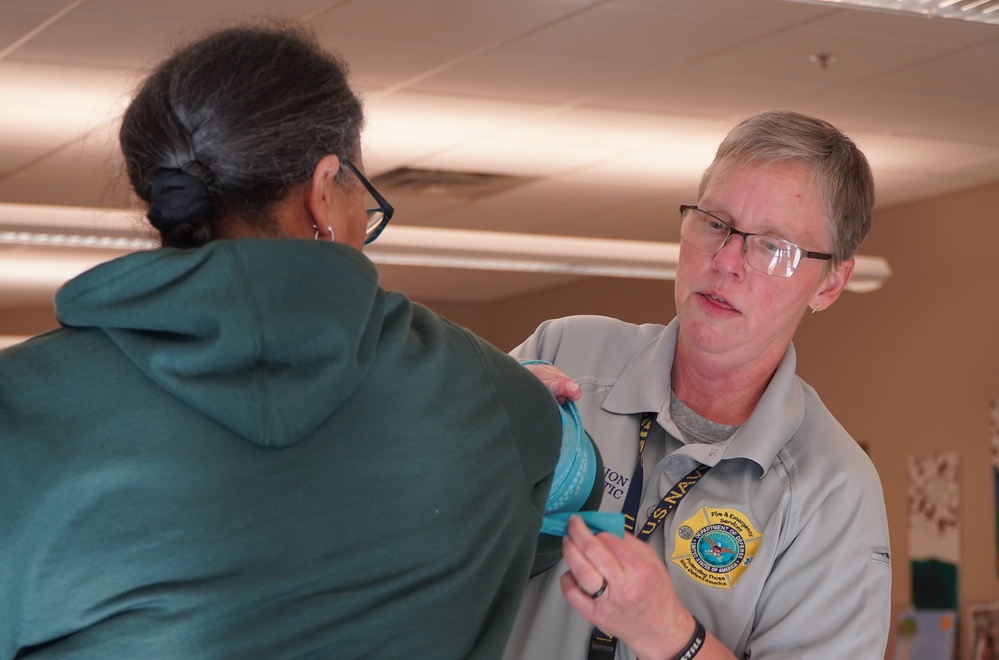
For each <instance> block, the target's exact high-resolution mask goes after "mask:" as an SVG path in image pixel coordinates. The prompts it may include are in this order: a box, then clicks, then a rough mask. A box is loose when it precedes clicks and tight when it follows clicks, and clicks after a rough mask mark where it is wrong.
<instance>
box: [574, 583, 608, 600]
mask: <svg viewBox="0 0 999 660" xmlns="http://www.w3.org/2000/svg"><path fill="white" fill-rule="evenodd" d="M579 590H580V591H582V592H583V593H584V594H586V595H587V596H589V597H590V598H592V599H593V600H596V599H597V598H600V597H601V596H603V595H604V592H605V591H607V578H604V581H603V582H602V583H601V584H600V588H599V589H597V590H596V591H594V592H593V593H592V594H591V593H590V592H589V591H587V590H586V589H583V588H582V587H580V588H579Z"/></svg>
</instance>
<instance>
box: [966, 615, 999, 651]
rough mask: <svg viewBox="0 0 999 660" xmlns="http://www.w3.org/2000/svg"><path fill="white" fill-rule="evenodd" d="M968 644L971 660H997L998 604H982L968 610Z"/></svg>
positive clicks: (998, 638) (998, 636) (998, 644)
mask: <svg viewBox="0 0 999 660" xmlns="http://www.w3.org/2000/svg"><path fill="white" fill-rule="evenodd" d="M967 627H968V634H969V636H970V639H969V642H968V649H969V655H968V657H969V658H971V660H995V659H996V658H999V603H983V604H979V605H972V606H971V607H970V608H968V622H967Z"/></svg>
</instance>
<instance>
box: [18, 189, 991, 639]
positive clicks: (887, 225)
mask: <svg viewBox="0 0 999 660" xmlns="http://www.w3.org/2000/svg"><path fill="white" fill-rule="evenodd" d="M995 209H999V184H997V185H993V186H989V187H985V188H981V189H976V190H972V191H968V192H965V193H961V194H955V195H950V196H946V197H940V198H936V199H932V200H929V201H925V202H921V203H916V204H911V205H906V206H901V207H897V208H893V209H889V210H886V211H881V212H879V213H877V214H876V216H875V224H874V229H873V230H872V233H871V236H870V237H869V238H868V240H867V242H866V243H865V245H864V247H863V249H862V252H864V253H867V254H878V255H882V256H885V257H887V259H888V260H889V262H890V263H891V266H892V269H893V270H894V275H893V277H892V279H891V280H889V282H888V283H887V284H886V286H885V287H884V288H882V289H881V290H879V291H877V292H874V293H870V294H851V293H847V294H844V296H843V297H842V298H841V299H840V300H839V302H838V303H837V304H836V305H835V306H833V307H832V308H831V309H829V310H828V311H824V312H822V313H820V314H817V315H815V316H809V317H806V319H805V321H804V323H803V324H802V327H801V329H800V330H799V333H798V337H797V338H796V345H797V348H798V353H799V373H800V374H801V375H802V377H803V378H805V380H807V381H808V382H809V383H810V384H812V385H813V386H814V387H815V388H816V389H817V390H818V392H819V394H820V395H821V396H822V398H823V399H824V401H825V402H826V404H827V405H828V406H829V408H830V409H831V410H832V411H833V413H834V414H835V415H836V416H837V417H838V418H839V420H840V421H841V422H842V423H843V425H844V426H845V427H846V428H847V430H849V431H850V432H851V433H852V434H853V435H854V437H855V438H856V439H857V440H858V441H860V442H862V443H864V444H865V445H867V447H868V448H869V451H870V454H871V457H872V459H873V460H874V463H875V465H876V466H877V468H878V471H879V472H880V474H881V478H882V482H883V484H884V487H885V495H886V500H887V504H888V515H889V522H890V525H891V534H892V550H893V566H894V569H893V570H894V587H893V600H894V601H895V602H896V603H898V604H900V605H904V604H905V603H906V602H907V601H908V599H909V570H908V561H909V556H908V547H907V546H908V537H907V528H906V489H907V485H908V482H907V472H906V463H907V457H908V456H909V455H911V454H915V453H924V452H931V451H937V450H946V451H956V452H959V454H960V455H961V460H962V487H961V498H962V520H963V526H962V537H961V543H962V563H961V583H960V597H961V600H962V602H963V603H964V604H968V603H975V602H981V601H990V600H999V579H997V577H996V576H997V566H996V562H997V559H996V557H997V551H996V529H995V513H994V508H993V491H992V482H991V478H992V477H991V467H990V466H991V460H990V448H989V442H988V441H989V436H988V433H989V429H988V418H987V413H988V405H989V401H990V400H991V399H992V398H995V397H999V347H997V345H996V344H997V341H999V310H997V300H999V295H997V289H999V259H997V257H996V252H997V251H999V221H997V219H996V217H995V215H996V211H995ZM672 296H673V292H672V284H671V283H669V282H652V281H628V280H621V279H613V278H606V279H594V280H591V281H589V282H587V283H586V284H579V285H572V286H567V287H563V288H561V289H558V290H554V291H548V292H544V293H538V294H534V295H530V296H526V297H523V298H520V299H514V300H509V301H505V302H503V303H499V304H494V305H447V304H434V303H433V302H430V306H431V307H433V308H435V309H436V310H437V311H439V312H441V313H443V314H445V315H446V316H449V317H451V318H452V319H453V320H455V321H456V322H458V323H460V324H462V325H465V326H466V327H468V328H470V329H472V330H475V331H476V332H478V333H480V334H482V335H483V336H485V337H486V338H487V339H489V340H490V341H492V342H493V343H495V344H496V345H497V346H500V347H501V348H503V349H510V348H512V347H513V346H514V345H516V344H517V343H518V342H519V341H520V340H521V339H522V338H523V337H525V336H527V335H528V334H529V333H530V332H531V331H532V330H533V329H534V327H535V326H536V325H537V324H538V323H539V322H541V321H542V320H544V319H546V318H550V317H556V316H563V315H567V314H606V315H609V316H616V317H618V318H622V319H626V320H629V321H633V322H661V321H664V320H668V319H670V318H672V316H673V314H674V307H673V300H672ZM52 323H53V322H52V316H51V311H50V310H47V309H43V310H38V309H35V310H25V311H24V312H5V313H4V314H3V320H2V321H0V334H18V333H23V332H29V331H37V330H43V329H46V328H48V327H51V326H52ZM965 636H966V632H965V631H962V635H961V638H962V641H963V640H964V638H965ZM889 657H890V656H889Z"/></svg>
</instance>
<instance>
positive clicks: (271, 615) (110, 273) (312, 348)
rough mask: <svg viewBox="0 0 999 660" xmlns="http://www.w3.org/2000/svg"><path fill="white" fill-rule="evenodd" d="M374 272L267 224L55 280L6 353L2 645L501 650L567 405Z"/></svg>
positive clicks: (239, 651)
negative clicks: (33, 330) (261, 229)
mask: <svg viewBox="0 0 999 660" xmlns="http://www.w3.org/2000/svg"><path fill="white" fill-rule="evenodd" d="M377 279H378V276H377V271H376V270H375V268H374V267H373V265H372V264H371V262H370V261H368V259H367V258H366V257H364V256H363V255H362V254H361V253H360V252H357V251H356V250H353V249H351V248H349V247H345V246H342V245H339V244H331V243H320V242H312V241H301V240H257V239H247V240H236V241H216V242H213V243H211V244H209V245H207V246H205V247H203V248H199V249H191V250H174V249H159V250H154V251H150V252H141V253H136V254H132V255H128V256H125V257H122V258H120V259H117V260H114V261H111V262H109V263H106V264H103V265H101V266H99V267H97V268H95V269H93V270H91V271H89V272H87V273H84V274H83V275H81V276H80V277H78V278H76V279H75V280H73V281H71V282H70V283H68V284H67V285H66V286H65V287H63V288H62V289H61V290H60V291H59V293H58V294H57V297H56V309H57V316H58V318H59V321H60V322H61V323H62V325H63V326H64V327H63V328H60V329H59V330H56V331H53V332H51V333H48V334H45V335H41V336H39V337H36V338H34V339H32V340H29V341H27V342H25V343H23V344H20V345H18V346H15V347H13V348H11V349H8V350H6V351H3V352H0V660H10V659H13V658H15V657H25V656H31V657H39V658H62V657H71V658H114V659H117V658H143V659H145V658H299V657H303V658H304V657H309V658H311V657H315V658H405V659H406V660H420V659H423V658H435V659H437V658H492V657H499V656H500V655H501V653H502V651H503V647H504V644H505V641H506V637H507V634H508V632H509V629H510V626H511V625H512V621H513V616H514V613H515V610H516V607H517V604H518V601H519V599H520V596H521V593H522V591H523V588H524V586H525V583H526V580H527V577H528V573H529V571H530V569H531V562H532V558H533V555H534V549H535V544H536V542H537V539H538V530H539V526H540V524H541V516H542V512H543V509H544V505H545V499H546V496H547V493H548V488H549V486H550V483H551V476H552V472H553V469H554V467H555V463H556V460H557V459H558V456H559V447H560V441H561V427H560V418H559V413H558V409H557V406H556V405H555V402H554V399H553V398H552V397H551V395H550V394H549V393H548V392H547V390H546V389H545V387H544V386H543V385H542V384H541V383H540V381H538V380H537V379H535V378H534V377H533V376H532V375H531V374H530V373H528V372H527V370H525V369H524V368H523V367H521V366H520V365H518V364H517V363H516V362H515V361H514V360H512V359H511V358H509V357H507V356H506V355H504V354H503V353H501V352H499V351H498V350H496V349H495V348H493V347H491V346H489V345H488V344H486V343H485V342H483V341H481V340H479V339H477V338H476V337H475V336H474V335H472V334H471V333H469V332H467V331H465V330H463V329H462V328H459V327H457V326H455V325H453V324H451V323H449V322H448V321H446V320H444V319H442V318H441V317H439V316H436V315H435V314H433V313H431V312H430V311H429V310H427V309H426V308H424V307H421V306H419V305H416V304H413V303H411V302H410V301H408V300H407V299H406V298H405V297H404V296H402V295H400V294H398V293H391V292H385V291H384V290H382V289H380V288H379V287H378V281H377ZM32 653H34V655H32Z"/></svg>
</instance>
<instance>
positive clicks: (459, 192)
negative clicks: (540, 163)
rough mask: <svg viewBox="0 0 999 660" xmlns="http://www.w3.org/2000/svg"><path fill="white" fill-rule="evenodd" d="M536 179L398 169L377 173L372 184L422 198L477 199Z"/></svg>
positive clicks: (381, 188) (384, 189)
mask: <svg viewBox="0 0 999 660" xmlns="http://www.w3.org/2000/svg"><path fill="white" fill-rule="evenodd" d="M536 180H537V178H536V177H528V176H509V175H506V174H485V173H481V172H457V171H450V170H427V169H420V168H415V167H399V168H396V169H394V170H391V171H389V172H385V173H384V174H379V175H378V176H376V177H375V178H374V179H373V180H372V182H373V183H374V184H375V186H376V187H377V188H378V189H379V190H381V191H383V192H385V191H390V190H394V191H396V192H399V193H408V194H413V195H421V196H424V197H448V198H452V199H478V198H480V197H486V196H488V195H495V194H497V193H501V192H505V191H507V190H511V189H512V188H516V187H518V186H522V185H525V184H527V183H530V182H531V181H536Z"/></svg>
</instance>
